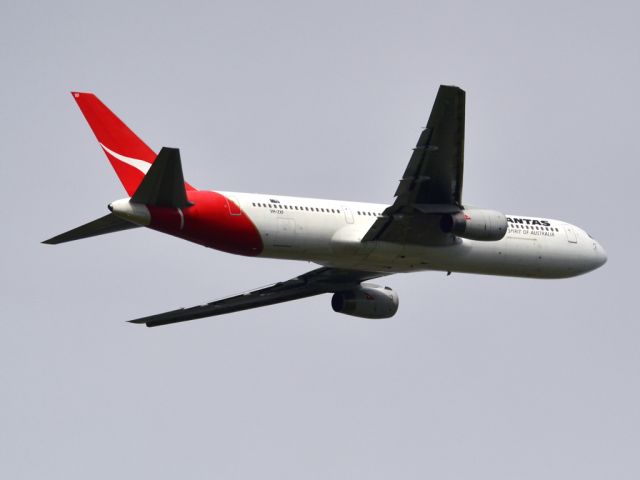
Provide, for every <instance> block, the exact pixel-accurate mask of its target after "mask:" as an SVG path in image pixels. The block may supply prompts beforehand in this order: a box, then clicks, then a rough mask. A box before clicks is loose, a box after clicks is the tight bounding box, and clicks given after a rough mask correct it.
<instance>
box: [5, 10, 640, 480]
mask: <svg viewBox="0 0 640 480" xmlns="http://www.w3.org/2000/svg"><path fill="white" fill-rule="evenodd" d="M480 3H482V5H480ZM516 3H522V2H504V3H502V4H500V3H491V2H489V3H487V2H437V3H434V4H432V5H429V2H413V3H412V2H397V1H396V2H389V3H388V4H378V3H371V2H321V3H318V4H316V5H305V4H303V3H302V2H255V3H246V2H226V3H220V4H218V5H216V4H215V3H214V2H188V1H183V2H175V4H174V5H170V4H167V3H160V2H137V3H135V4H132V2H119V1H111V2H102V4H103V6H97V5H90V2H63V1H61V2H41V4H38V3H30V2H7V1H5V2H3V4H2V8H1V14H0V40H1V42H0V60H1V65H2V80H1V85H2V88H1V89H0V98H1V105H2V108H1V109H0V127H1V131H2V132H3V139H2V140H3V141H2V142H0V178H2V179H3V180H4V181H3V187H2V189H0V216H1V217H2V219H3V225H4V228H3V235H2V237H1V239H0V242H1V247H2V248H0V264H1V265H2V268H1V270H0V271H1V274H0V299H1V301H0V329H1V330H0V382H1V385H2V387H1V388H2V395H1V397H0V398H1V400H0V476H1V477H2V478H12V479H22V478H25V479H26V478H29V479H31V478H51V479H70V478H96V479H103V478H104V479H107V478H109V479H111V478H114V477H115V476H118V477H121V478H135V477H137V478H154V479H165V478H167V479H168V478H176V477H180V478H224V479H255V478H269V479H270V478H273V479H300V478H305V479H327V478H331V479H353V478H367V479H389V478H407V479H424V478H438V479H469V478H482V479H491V480H496V479H509V480H511V479H514V478H517V479H540V478H545V479H566V478H580V479H602V478H616V479H617V480H623V479H637V478H638V476H639V475H640V456H639V455H638V452H639V451H640V409H639V408H638V405H640V353H639V352H640V347H639V345H640V327H639V325H638V322H637V320H634V318H635V317H636V315H635V312H634V311H635V309H636V308H635V303H636V297H637V292H638V288H637V271H636V269H637V268H638V247H637V246H636V243H637V238H638V234H639V233H640V232H638V226H637V225H638V222H637V221H636V220H635V216H634V210H635V200H636V198H635V197H636V196H635V195H632V194H633V192H635V190H636V188H637V183H638V180H637V177H638V173H639V168H638V158H639V153H640V152H639V150H640V147H639V146H638V141H637V137H638V135H637V130H638V119H637V111H638V107H639V106H640V105H639V99H640V98H639V94H638V87H637V86H638V85H639V84H640V52H639V47H638V45H640V34H639V33H638V25H637V19H638V16H639V13H640V12H639V11H638V9H637V7H636V6H635V5H634V2H627V3H625V2H607V4H606V6H604V3H603V2H542V3H541V2H535V3H531V2H530V5H528V6H523V5H518V6H516ZM441 83H443V84H455V85H459V86H461V87H462V88H464V89H466V90H467V141H466V152H465V153H466V165H465V167H466V171H465V189H464V200H465V201H466V202H468V203H472V204H474V205H480V206H485V207H490V208H495V209H499V210H503V211H505V212H506V213H520V214H523V215H540V216H546V217H552V218H559V219H563V220H566V221H569V222H572V223H575V224H578V225H580V226H582V227H583V228H585V229H586V230H587V231H589V232H590V233H591V234H592V235H593V236H594V237H595V238H597V239H598V240H599V241H600V242H601V243H602V245H603V246H604V247H605V248H606V249H607V251H608V253H609V262H608V264H607V265H606V266H605V267H604V268H602V269H600V270H598V271H596V272H593V273H591V274H589V275H586V276H584V277H579V278H575V279H569V280H559V281H535V280H524V279H509V278H492V277H484V276H471V275H460V274H454V275H452V276H451V277H445V276H444V275H443V274H440V273H421V274H412V275H405V276H402V275H397V276H393V277H390V278H388V279H385V280H384V284H386V285H389V286H391V287H393V288H394V289H395V290H397V291H398V292H399V295H400V299H401V306H400V311H399V313H398V315H397V316H396V317H394V318H393V319H390V320H385V321H377V322H374V321H367V320H360V319H354V318H350V317H347V316H341V315H337V314H334V313H333V312H332V311H331V307H330V303H329V298H330V297H328V296H323V297H317V298H313V299H309V300H305V301H300V302H294V303H290V304H285V305H280V306H274V307H269V308H264V309H261V310H258V311H251V312H243V313H238V314H234V315H230V316H226V317H220V318H216V319H208V320H199V321H195V322H189V323H187V324H182V325H178V326H173V327H166V328H157V329H146V328H142V327H137V326H133V325H130V324H127V323H125V322H124V321H125V320H127V319H130V318H135V317H138V316H142V315H147V314H152V313H157V312H161V311H164V310H168V309H173V308H176V307H180V306H189V305H194V304H198V303H202V302H204V301H211V300H214V299H216V298H219V297H221V296H225V295H227V294H231V293H236V292H239V291H243V290H246V289H250V288H254V287H257V286H261V285H264V284H268V283H271V282H274V281H277V280H282V279H286V278H290V277H292V276H295V275H297V274H299V273H302V272H304V271H307V270H309V269H311V268H312V265H308V264H303V263H295V262H278V261H273V260H261V259H249V258H243V257H236V256H231V255H226V254H223V253H220V252H216V251H213V250H207V249H204V248H202V247H199V246H196V245H192V244H188V243H187V242H183V241H180V240H177V239H174V238H171V237H168V236H163V235H161V234H158V233H155V232H150V231H141V230H136V231H131V232H124V233H120V234H116V235H112V236H104V237H101V238H96V239H90V240H85V241H82V242H78V243H74V244H68V245H62V246H58V247H50V246H44V245H40V244H39V242H40V241H41V240H44V239H46V238H49V237H51V236H52V235H54V234H57V233H60V232H62V231H65V230H66V229H68V228H71V227H74V226H77V225H79V224H81V223H83V222H85V221H88V220H91V219H93V218H96V217H98V216H101V215H104V214H105V213H106V205H107V203H109V202H110V201H112V200H114V199H117V198H121V197H122V196H124V191H123V189H122V187H121V186H120V184H119V182H118V181H117V178H116V176H115V174H114V173H113V172H112V170H111V167H110V166H109V164H108V162H107V160H106V158H105V157H104V155H103V154H102V152H101V151H100V150H99V148H98V146H97V144H96V142H95V140H94V137H93V135H92V133H91V132H90V130H89V128H88V126H87V125H86V124H85V121H84V119H83V117H82V115H81V114H80V112H79V110H78V108H77V107H76V105H75V102H74V101H73V99H72V98H71V96H70V95H69V93H68V92H69V91H70V90H74V89H78V90H87V91H94V92H95V93H97V94H98V95H99V96H100V97H101V98H102V99H103V100H104V101H105V103H107V105H109V106H110V107H111V108H112V109H113V110H114V111H115V112H116V113H117V114H118V115H120V116H121V117H122V118H123V119H124V120H125V122H127V123H128V124H129V125H130V126H131V127H132V128H133V129H134V130H136V131H137V132H138V133H139V134H140V136H141V137H142V138H144V139H145V140H146V141H147V142H148V143H149V144H150V145H151V146H152V147H153V148H155V149H159V148H160V147H162V146H164V145H166V146H174V147H180V149H181V153H182V159H183V164H184V170H185V176H186V177H187V179H188V180H189V181H190V182H191V183H192V184H194V185H195V186H197V187H200V188H211V189H220V190H237V191H252V192H265V193H269V192H277V193H280V194H283V195H285V194H287V195H306V196H317V197H327V198H338V199H345V200H362V201H372V202H388V201H391V200H392V195H393V192H394V190H395V187H396V184H397V183H396V182H397V179H398V178H399V177H400V175H401V174H402V171H403V169H404V167H405V165H406V163H407V161H408V159H409V155H410V151H411V148H412V147H413V146H414V144H415V142H416V140H417V137H418V134H419V132H420V129H421V126H422V125H424V124H425V122H426V119H427V116H428V113H429V111H430V109H431V105H432V103H433V99H434V96H435V94H436V91H437V87H438V85H439V84H441Z"/></svg>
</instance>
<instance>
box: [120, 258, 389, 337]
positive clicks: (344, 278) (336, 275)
mask: <svg viewBox="0 0 640 480" xmlns="http://www.w3.org/2000/svg"><path fill="white" fill-rule="evenodd" d="M383 275H384V274H381V273H373V272H363V271H359V270H343V269H336V268H326V267H323V268H318V269H316V270H312V271H310V272H308V273H305V274H304V275H300V276H299V277H296V278H292V279H290V280H287V281H284V282H279V283H276V284H273V285H270V286H267V287H264V288H259V289H257V290H252V291H249V292H246V293H242V294H240V295H235V296H232V297H227V298H223V299H221V300H216V301H214V302H211V303H207V304H205V305H198V306H195V307H190V308H180V309H178V310H172V311H170V312H166V313H160V314H158V315H150V316H148V317H142V318H138V319H136V320H130V322H131V323H139V324H145V325H147V327H157V326H160V325H168V324H171V323H178V322H185V321H187V320H196V319H199V318H205V317H213V316H216V315H224V314H226V313H233V312H239V311H242V310H249V309H252V308H258V307H265V306H267V305H274V304H277V303H283V302H290V301H292V300H299V299H302V298H306V297H312V296H314V295H320V294H323V293H334V292H340V291H344V290H348V289H350V288H353V287H355V286H357V285H359V284H360V283H361V282H364V281H366V280H371V279H372V278H377V277H381V276H383Z"/></svg>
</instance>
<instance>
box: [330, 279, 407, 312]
mask: <svg viewBox="0 0 640 480" xmlns="http://www.w3.org/2000/svg"><path fill="white" fill-rule="evenodd" d="M398 304H399V299H398V294H397V293H396V292H394V291H393V290H391V289H390V288H389V287H381V286H379V285H373V284H364V285H361V286H360V287H358V288H354V289H353V290H347V291H344V292H336V293H334V294H333V297H332V298H331V307H332V308H333V311H334V312H338V313H344V314H345V315H353V316H354V317H362V318H372V319H375V318H390V317H393V316H394V315H395V314H396V312H397V311H398Z"/></svg>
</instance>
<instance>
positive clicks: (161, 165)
mask: <svg viewBox="0 0 640 480" xmlns="http://www.w3.org/2000/svg"><path fill="white" fill-rule="evenodd" d="M131 201H132V202H134V203H140V204H143V205H150V206H156V207H173V208H182V207H189V206H191V205H192V203H191V202H189V201H188V200H187V191H186V188H185V185H184V176H183V175H182V162H181V161H180V150H178V149H177V148H168V147H163V148H162V150H160V153H159V154H158V156H157V157H156V159H155V161H154V162H153V164H152V165H151V168H149V171H148V172H147V174H146V175H145V177H144V178H143V179H142V182H141V183H140V186H139V187H138V189H137V190H136V192H135V193H134V194H133V196H132V197H131Z"/></svg>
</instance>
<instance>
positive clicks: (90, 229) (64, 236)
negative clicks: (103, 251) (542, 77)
mask: <svg viewBox="0 0 640 480" xmlns="http://www.w3.org/2000/svg"><path fill="white" fill-rule="evenodd" d="M138 226H139V225H135V224H133V223H129V222H127V221H126V220H122V219H121V218H118V217H116V216H115V215H114V214H113V213H110V214H109V215H105V216H104V217H101V218H98V219H97V220H94V221H93V222H89V223H87V224H85V225H82V226H81V227H77V228H74V229H73V230H69V231H68V232H65V233H61V234H60V235H57V236H55V237H53V238H50V239H49V240H45V241H44V242H42V243H46V244H47V245H57V244H59V243H65V242H71V241H73V240H80V239H81V238H89V237H95V236H96V235H104V234H106V233H113V232H119V231H121V230H129V229H130V228H136V227H138Z"/></svg>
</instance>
